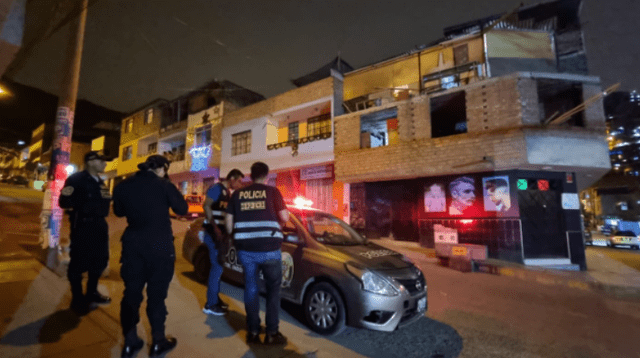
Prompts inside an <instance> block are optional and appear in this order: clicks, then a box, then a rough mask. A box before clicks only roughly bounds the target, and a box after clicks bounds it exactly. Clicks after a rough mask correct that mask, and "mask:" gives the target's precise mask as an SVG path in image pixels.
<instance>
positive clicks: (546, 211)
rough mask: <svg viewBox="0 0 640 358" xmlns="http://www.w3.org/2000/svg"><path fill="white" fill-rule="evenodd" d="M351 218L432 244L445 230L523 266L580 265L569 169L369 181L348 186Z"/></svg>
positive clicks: (366, 227)
mask: <svg viewBox="0 0 640 358" xmlns="http://www.w3.org/2000/svg"><path fill="white" fill-rule="evenodd" d="M351 202H352V210H353V213H352V215H351V223H352V225H354V227H356V228H357V227H358V226H361V227H362V230H363V231H364V232H365V234H366V235H367V236H369V237H393V238H395V239H396V240H406V241H418V242H420V244H421V245H422V246H424V247H434V241H435V237H436V235H439V234H441V233H442V232H444V231H446V232H453V231H455V234H456V235H457V240H458V242H459V243H467V244H479V245H486V246H487V249H488V252H489V257H490V258H496V259H502V260H508V261H513V262H519V263H524V264H528V265H552V264H569V263H574V264H580V265H581V266H583V265H584V246H583V242H582V233H581V231H580V210H579V209H580V204H579V200H578V194H577V187H576V184H575V181H574V174H573V173H563V172H536V171H504V172H485V173H469V174H460V175H452V176H440V177H430V178H420V179H412V180H399V181H386V182H373V183H363V184H356V185H353V186H352V188H351Z"/></svg>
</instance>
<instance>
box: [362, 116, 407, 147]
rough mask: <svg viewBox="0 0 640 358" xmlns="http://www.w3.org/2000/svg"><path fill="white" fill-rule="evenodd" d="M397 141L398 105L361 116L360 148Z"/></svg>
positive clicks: (379, 145)
mask: <svg viewBox="0 0 640 358" xmlns="http://www.w3.org/2000/svg"><path fill="white" fill-rule="evenodd" d="M397 141H398V108H397V107H393V108H388V109H384V110H382V111H377V112H373V113H369V114H365V115H363V116H360V148H376V147H381V146H385V145H389V144H395V143H396V142H397Z"/></svg>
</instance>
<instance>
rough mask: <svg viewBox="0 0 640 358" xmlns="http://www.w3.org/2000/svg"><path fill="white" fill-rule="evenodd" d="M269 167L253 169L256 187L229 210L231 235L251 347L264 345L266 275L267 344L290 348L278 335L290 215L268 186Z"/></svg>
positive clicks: (260, 165) (239, 194) (261, 165)
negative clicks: (285, 226) (262, 289)
mask: <svg viewBox="0 0 640 358" xmlns="http://www.w3.org/2000/svg"><path fill="white" fill-rule="evenodd" d="M268 174H269V167H268V166H267V165H266V164H265V163H262V162H256V163H254V164H253V165H252V166H251V179H252V180H253V184H252V185H250V186H248V187H246V188H244V189H240V190H237V191H236V192H234V193H233V195H232V196H231V201H230V202H229V206H228V208H227V217H226V225H227V231H228V232H230V233H231V232H233V238H234V244H235V246H236V248H237V249H238V258H239V259H240V263H241V264H242V267H243V269H244V308H245V310H246V312H247V343H260V336H259V334H260V316H259V312H260V298H259V296H258V293H259V292H258V274H259V272H260V271H262V274H263V275H264V280H265V286H266V289H267V313H266V317H265V318H266V325H267V332H266V333H267V334H266V336H265V338H264V344H286V343H287V338H286V337H284V336H283V335H282V334H281V333H280V332H279V331H278V325H279V323H280V319H279V317H278V315H279V310H280V284H281V282H282V253H281V251H280V249H281V246H282V239H283V237H284V236H283V235H282V228H281V223H286V222H287V221H288V220H289V211H287V207H286V206H285V203H284V200H283V198H282V194H281V193H280V191H279V190H278V189H277V188H274V187H272V186H268V185H265V183H266V181H267V175H268Z"/></svg>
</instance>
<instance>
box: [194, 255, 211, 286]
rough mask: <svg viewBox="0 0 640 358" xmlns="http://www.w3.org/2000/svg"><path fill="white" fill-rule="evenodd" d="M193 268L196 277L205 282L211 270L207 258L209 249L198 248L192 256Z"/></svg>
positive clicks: (209, 261)
mask: <svg viewBox="0 0 640 358" xmlns="http://www.w3.org/2000/svg"><path fill="white" fill-rule="evenodd" d="M193 269H194V271H195V273H196V279H197V280H198V281H200V282H207V279H208V278H209V271H211V260H209V251H208V250H206V249H200V250H198V252H196V254H195V256H194V258H193Z"/></svg>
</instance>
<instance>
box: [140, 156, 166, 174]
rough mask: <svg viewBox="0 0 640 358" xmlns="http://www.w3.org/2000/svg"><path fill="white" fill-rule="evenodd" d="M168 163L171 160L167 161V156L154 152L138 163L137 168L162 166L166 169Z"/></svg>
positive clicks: (147, 168) (146, 168)
mask: <svg viewBox="0 0 640 358" xmlns="http://www.w3.org/2000/svg"><path fill="white" fill-rule="evenodd" d="M170 163H171V162H169V160H168V159H167V158H165V157H163V156H161V155H158V154H154V155H151V156H149V157H148V158H147V160H145V162H144V163H140V164H138V169H140V170H149V169H158V168H164V169H165V170H167V171H168V170H169V165H170Z"/></svg>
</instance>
